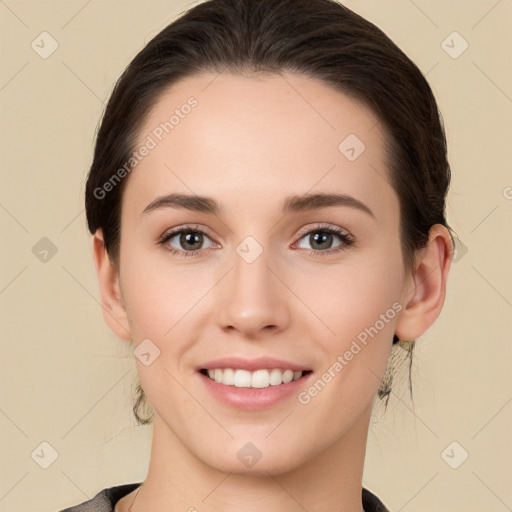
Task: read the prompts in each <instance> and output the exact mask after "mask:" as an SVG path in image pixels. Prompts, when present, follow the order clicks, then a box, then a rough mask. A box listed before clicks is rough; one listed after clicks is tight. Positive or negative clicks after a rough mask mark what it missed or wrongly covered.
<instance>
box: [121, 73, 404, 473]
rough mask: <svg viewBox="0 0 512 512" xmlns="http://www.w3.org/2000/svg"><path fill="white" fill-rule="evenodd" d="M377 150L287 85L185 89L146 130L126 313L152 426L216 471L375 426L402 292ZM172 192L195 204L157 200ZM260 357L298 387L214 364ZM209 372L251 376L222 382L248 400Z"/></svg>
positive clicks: (126, 254)
mask: <svg viewBox="0 0 512 512" xmlns="http://www.w3.org/2000/svg"><path fill="white" fill-rule="evenodd" d="M191 97H193V98H194V100H189V98H191ZM187 102H188V103H187ZM187 104H188V105H189V107H185V105H187ZM172 115H174V118H173V119H171V121H170V123H169V119H170V118H171V116H172ZM166 122H168V124H167V125H165V123H166ZM384 137H385V134H384V132H383V131H382V128H381V125H380V123H379V122H378V120H377V118H376V117H375V115H374V114H373V113H372V112H371V111H370V110H368V109H367V108H365V107H364V106H363V105H361V104H359V103H357V102H356V101H354V100H353V99H350V98H349V97H348V96H346V95H344V94H342V93H340V92H337V91H335V90H333V89H332V88H330V87H328V86H326V85H324V84H322V83H320V82H317V81H314V80H312V79H310V78H307V77H303V76H299V75H295V74H284V75H283V76H279V75H275V74H266V75H257V76H256V75H254V76H244V77H242V76H237V75H231V74H226V73H225V74H221V75H220V76H218V77H215V75H210V74H202V75H198V76H195V77H192V78H187V79H185V80H183V81H182V82H180V83H179V84H177V85H175V86H173V87H172V88H171V89H169V90H168V91H166V93H165V94H164V95H162V96H161V97H160V98H159V100H158V103H157V104H156V105H155V107H154V108H153V110H152V111H151V112H150V115H149V116H148V118H147V119H146V120H145V122H144V125H143V126H142V127H141V130H140V135H139V141H138V144H137V146H136V147H137V148H140V147H141V146H143V145H146V147H148V148H149V150H148V151H144V150H142V151H141V152H140V153H146V155H145V156H143V157H142V158H141V160H140V162H139V163H138V164H137V165H136V167H135V168H134V169H133V170H132V171H131V174H130V176H129V179H128V182H127V183H126V188H125V191H124V196H123V203H122V216H121V245H120V274H119V285H120V290H121V295H122V301H123V303H124V307H125V309H126V314H127V319H128V322H129V328H130V332H131V335H132V337H133V340H134V348H135V349H137V348H138V347H140V351H141V352H145V353H149V354H150V355H149V356H148V355H146V356H145V358H146V359H145V360H144V358H141V359H142V361H145V363H148V364H144V363H143V362H142V361H141V360H139V359H136V364H137V369H138V373H139V378H140V381H141V383H142V387H143V388H144V391H145V393H146V395H147V397H148V400H149V402H150V403H151V405H152V406H153V409H154V411H155V426H156V425H157V424H158V425H160V427H161V428H165V429H166V431H167V432H168V434H169V435H170V436H171V437H172V438H173V439H176V440H179V442H180V443H181V445H182V446H184V447H186V449H187V450H188V451H189V452H190V453H191V454H193V456H195V457H197V459H199V460H201V461H202V462H204V463H206V464H208V465H209V466H211V467H214V468H217V469H219V470H222V471H225V472H234V473H236V472H251V471H252V472H255V473H256V472H258V471H259V472H264V471H271V472H274V471H283V470H284V469H285V468H288V469H289V468H291V467H297V466H299V465H301V464H304V463H306V462H307V461H308V460H311V459H312V458H313V457H315V456H316V455H319V454H320V453H321V452H322V451H324V450H326V449H328V448H332V447H333V446H341V444H342V443H343V442H344V440H346V439H348V438H349V437H350V436H351V435H352V434H353V433H354V432H356V431H360V430H361V429H362V425H363V424H366V423H367V422H368V419H369V413H370V411H371V407H372V404H373V400H374V397H375V395H376V392H377V389H378V387H379V383H380V379H381V378H382V376H383V374H384V370H385V367H386V363H387V360H388V356H389V352H390V348H391V342H392V338H393V333H394V325H395V322H396V319H397V316H398V311H399V309H400V308H401V307H402V306H401V304H403V303H404V300H405V294H406V293H407V291H408V290H407V289H406V288H407V281H406V272H405V269H404V267H403V262H402V254H401V251H400V239H399V202H398V197H397V195H396V193H395V192H394V190H393V189H392V187H391V186H390V185H389V182H390V180H389V170H388V168H387V164H386V154H385V149H384V144H385V139H384ZM362 144H364V146H363V145H362ZM171 194H172V195H187V196H190V197H189V199H186V198H185V199H184V198H181V199H176V196H173V198H169V197H168V198H167V199H164V200H162V201H158V200H159V199H162V198H164V197H165V196H169V195H171ZM314 195H318V197H317V199H316V201H315V200H311V196H314ZM326 195H331V197H330V198H329V197H326ZM334 196H337V199H336V198H335V197H334ZM308 197H309V200H308ZM343 197H344V199H343ZM199 198H206V199H201V200H199ZM340 198H342V199H340ZM150 205H151V206H150ZM179 230H182V231H181V232H180V231H179ZM141 343H144V345H141ZM136 352H137V350H136ZM263 357H267V358H276V359H279V360H281V362H275V361H274V362H273V361H256V362H255V365H254V367H253V368H252V369H253V370H256V369H262V370H264V369H270V370H272V369H274V368H280V369H282V370H286V369H288V370H290V369H295V371H298V369H301V370H305V373H304V374H303V375H302V377H301V378H299V379H298V380H292V381H291V382H289V383H283V384H280V385H278V384H271V385H270V386H268V387H261V388H244V387H243V384H244V379H245V378H249V379H251V378H252V379H254V380H253V381H245V383H246V385H247V382H252V383H255V382H256V383H257V382H260V383H261V384H257V385H263V386H265V385H267V384H268V382H266V381H265V379H266V378H267V375H266V373H265V372H257V373H256V374H252V373H247V368H249V369H250V368H251V367H250V366H247V367H245V366H244V362H243V361H242V362H240V361H235V362H233V361H231V362H229V361H228V362H225V361H224V362H222V361H221V362H215V360H217V359H225V358H240V359H242V360H245V362H247V361H248V362H249V363H250V362H254V360H256V359H259V358H263ZM212 362H213V363H212ZM205 368H209V369H214V368H219V369H223V368H232V369H234V370H237V369H239V370H244V369H245V371H238V372H235V373H234V374H232V373H230V372H220V371H217V376H218V377H219V378H220V376H221V375H222V376H223V377H222V378H227V379H229V375H232V377H233V378H234V379H235V381H236V382H237V383H238V384H242V387H239V386H238V385H229V384H224V383H222V382H215V381H213V380H211V379H210V378H209V377H208V376H207V375H204V374H203V373H202V372H201V371H200V370H201V369H205ZM213 375H214V376H215V372H214V373H213ZM271 375H274V377H275V378H278V377H279V376H280V372H275V371H274V372H270V373H269V376H271ZM286 375H288V376H289V375H290V372H285V374H283V376H284V377H285V381H286V380H287V378H289V377H286ZM293 375H294V376H297V375H299V374H293ZM260 377H261V378H262V380H261V381H259V380H258V379H259V378H260ZM226 382H230V381H229V380H228V381H226ZM232 382H234V381H232ZM362 420H364V421H362ZM319 431H321V432H322V435H321V436H318V432H319ZM247 443H252V444H251V445H249V444H247ZM241 449H242V452H241V454H242V455H246V454H249V455H254V454H256V455H257V454H258V452H259V453H260V454H261V459H260V460H259V461H258V462H257V464H255V465H254V467H251V466H250V464H245V465H244V464H241V462H240V461H241V458H240V453H239V452H240V450H241ZM244 450H245V451H244ZM246 452H247V453H246ZM257 456H259V455H257Z"/></svg>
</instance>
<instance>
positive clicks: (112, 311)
mask: <svg viewBox="0 0 512 512" xmlns="http://www.w3.org/2000/svg"><path fill="white" fill-rule="evenodd" d="M92 249H93V258H94V265H95V267H96V274H97V276H98V284H99V288H100V294H101V305H102V309H103V318H104V319H105V322H106V323H107V325H108V326H109V327H110V329H111V330H112V331H113V332H114V334H116V336H118V337H119V338H121V339H123V340H126V341H130V340H131V339H132V336H131V333H130V326H129V323H128V317H127V315H126V309H125V306H124V303H123V298H122V295H121V290H120V287H119V273H118V271H117V269H116V267H115V266H114V265H113V264H112V262H111V261H110V258H109V255H108V252H107V250H106V247H105V242H104V240H103V232H102V230H101V229H97V230H96V232H95V233H94V235H93V238H92Z"/></svg>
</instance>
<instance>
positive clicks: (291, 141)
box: [123, 73, 393, 209]
mask: <svg viewBox="0 0 512 512" xmlns="http://www.w3.org/2000/svg"><path fill="white" fill-rule="evenodd" d="M144 145H145V146H148V147H150V146H151V149H150V150H149V151H145V153H146V155H145V156H144V157H142V158H141V159H140V161H139V162H138V163H137V165H136V166H135V168H134V169H133V171H132V172H131V174H130V179H129V183H128V184H127V188H126V191H125V195H126V196H127V197H125V198H124V199H123V203H124V202H128V201H130V203H133V202H135V203H137V204H138V205H139V206H140V205H142V204H143V203H144V205H145V204H147V203H148V202H149V201H151V200H152V199H154V197H155V195H156V194H163V193H168V192H170V191H177V190H178V191H183V192H188V193H191V192H193V193H196V194H200V195H212V193H213V192H219V193H222V194H223V195H224V196H226V197H227V196H228V195H229V194H232V195H233V196H234V197H235V196H239V195H240V193H243V194H244V195H245V197H246V199H251V197H250V196H251V194H254V196H255V197H257V196H258V195H259V196H260V197H261V195H262V194H263V195H264V196H265V197H266V198H267V200H269V199H270V198H269V193H272V194H281V193H282V195H286V196H287V195H289V194H291V193H297V194H299V193H304V192H306V191H309V190H311V189H312V188H315V187H316V188H322V189H323V190H325V189H333V188H336V189H337V190H338V191H342V192H351V193H353V194H359V196H360V198H363V197H366V198H369V197H370V196H372V195H373V196H374V199H373V201H377V202H379V201H381V202H382V201H383V200H384V198H385V196H386V194H388V195H389V194H392V193H393V191H392V189H390V187H389V184H388V181H389V180H388V179H387V174H388V171H387V166H386V160H387V158H386V153H385V136H384V133H383V131H382V129H381V124H380V123H379V120H378V118H377V117H376V115H375V114H374V113H373V112H372V111H371V110H369V109H368V108H367V107H365V106H364V105H363V104H362V103H360V102H358V101H356V100H354V99H353V98H351V97H349V96H347V95H346V94H343V93H341V92H339V91H337V90H335V89H333V88H332V87H330V86H328V85H325V84H323V83H322V82H320V81H317V80H314V79H311V78H308V77H305V76H302V75H297V74H293V73H283V74H270V73H259V74H253V75H244V76H242V75H238V74H231V73H221V74H219V75H216V74H211V73H203V74H200V75H196V76H192V77H188V78H186V79H183V80H181V81H180V82H178V83H176V84H174V85H173V86H172V87H170V88H168V89H167V90H165V91H164V92H163V93H162V94H161V95H160V96H159V98H158V101H157V102H156V103H155V105H154V106H153V108H152V109H151V111H150V112H149V113H148V116H147V117H146V119H145V121H144V123H143V125H142V126H141V128H140V130H139V134H138V141H137V144H136V147H135V148H134V150H137V149H139V148H141V147H142V146H144ZM382 194H384V195H382ZM388 199H389V197H388ZM139 209H140V208H139Z"/></svg>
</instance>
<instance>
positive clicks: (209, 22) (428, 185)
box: [85, 0, 453, 424]
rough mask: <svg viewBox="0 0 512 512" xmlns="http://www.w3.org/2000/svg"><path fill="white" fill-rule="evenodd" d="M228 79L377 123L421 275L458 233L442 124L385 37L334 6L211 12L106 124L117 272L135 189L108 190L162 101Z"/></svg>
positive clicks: (408, 250) (120, 96)
mask: <svg viewBox="0 0 512 512" xmlns="http://www.w3.org/2000/svg"><path fill="white" fill-rule="evenodd" d="M223 71H230V72H236V73H240V74H244V73H246V72H249V73H253V72H259V71H262V72H274V73H280V72H283V71H291V72H296V73H299V74H302V75H305V76H307V77H311V78H313V79H316V80H319V81H322V82H323V83H324V84H326V85H328V86H330V87H332V88H334V89H336V90H338V91H341V92H343V93H345V94H347V95H349V96H350V97H352V98H354V99H355V100H358V101H360V102H362V103H363V104H365V105H366V106H367V107H368V108H370V109H371V110H372V111H373V112H374V113H375V114H376V115H377V117H378V118H379V120H380V121H381V123H382V124H383V127H384V130H385V133H386V134H387V150H388V167H389V169H388V171H387V173H386V174H387V175H388V176H389V179H390V184H391V185H392V187H393V189H394V190H395V192H396V194H397V196H398V198H399V202H400V242H401V247H402V255H403V259H404V264H405V266H406V268H408V269H412V268H413V265H414V258H415V255H416V252H417V251H418V250H419V249H421V248H422V247H424V246H425V245H426V243H427V241H428V235H429V230H430V228H431V227H432V226H433V225H434V224H442V225H444V226H445V227H447V228H448V229H449V230H450V228H449V226H448V225H447V222H446V219H445V199H446V194H447V191H448V187H449V182H450V166H449V163H448V160H447V148H446V137H445V133H444V127H443V122H442V116H441V114H440V112H439V111H438V108H437V104H436V101H435V98H434V95H433V93H432V90H431V88H430V86H429V84H428V83H427V81H426V79H425V77H424V76H423V74H422V73H421V71H420V70H419V69H418V67H417V66H416V65H415V64H414V63H413V62H412V61H411V60H410V59H409V58H408V57H407V56H406V55H405V53H404V52H403V51H402V50H400V49H399V48H398V47H397V46H396V45H395V44H394V43H393V42H392V41H391V39H390V38H389V37H388V36H386V34H385V33H384V32H383V31H382V30H380V29H379V28H378V27H376V26H375V25H374V24H372V23H370V22H369V21H367V20H365V19H364V18H362V17H361V16H359V15H357V14H356V13H354V12H352V11H351V10H350V9H348V8H346V7H344V6H343V5H341V4H339V3H337V2H335V1H334V0H257V1H255V0H209V1H206V2H204V3H201V4H199V5H197V6H195V7H194V8H192V9H190V10H189V11H187V12H186V13H185V14H183V15H182V16H181V17H179V18H178V19H177V20H175V21H174V22H173V23H171V24H170V25H168V26H167V27H166V28H164V29H163V30H162V31H161V32H160V33H159V34H158V35H156V36H155V37H154V38H153V39H152V40H151V41H150V42H149V43H148V44H147V45H146V46H145V47H144V48H143V49H142V50H141V51H140V52H139V53H138V54H137V55H136V56H135V58H134V59H133V61H132V62H131V63H130V64H129V65H128V67H127V68H126V70H125V71H124V72H123V73H122V75H121V76H120V78H119V79H118V81H117V82H116V84H115V87H114V90H113V92H112V94H111V97H110V99H109V101H108V104H107V107H106V110H105V112H104V115H103V119H102V122H101V126H100V129H99V131H98V134H97V139H96V145H95V150H94V159H93V162H92V165H91V169H90V172H89V176H88V179H87V184H86V193H85V206H86V212H87V222H88V227H89V230H90V232H91V233H94V232H95V231H96V230H97V229H98V228H101V229H102V231H103V235H104V240H105V246H106V249H107V251H108V254H109V257H110V259H111V261H112V263H113V264H114V265H116V268H118V269H119V247H120V213H121V201H122V194H123V189H124V186H126V182H127V179H128V177H125V178H124V179H123V180H121V181H120V183H119V184H118V185H117V186H114V187H110V188H109V191H108V193H104V192H105V189H104V188H103V187H104V184H105V183H107V182H109V180H112V176H113V175H114V174H115V173H116V171H117V170H118V169H120V168H122V166H124V165H125V164H126V162H128V161H129V160H130V157H131V156H132V153H133V151H134V146H135V142H136V140H137V137H138V136H139V135H140V133H139V131H140V129H141V126H142V125H143V122H144V120H145V119H146V117H147V115H148V114H149V112H150V110H151V108H152V107H153V106H154V105H155V104H156V103H157V102H158V99H159V97H160V96H161V95H162V93H163V92H165V91H166V90H167V89H168V88H169V87H170V86H172V84H174V83H176V82H177V81H178V80H182V79H184V78H186V77H189V76H192V75H195V74H198V73H201V72H213V73H216V74H217V73H221V72H223ZM340 142H341V141H340ZM122 175H123V176H124V175H125V173H122ZM99 190H102V191H103V192H102V193H101V194H99V193H98V191H99ZM450 234H451V230H450ZM452 241H453V237H452ZM414 343H415V340H412V341H401V340H398V338H397V337H396V336H395V337H394V339H393V348H392V353H391V356H390V361H389V362H388V368H387V369H386V374H385V376H384V378H383V380H382V382H381V386H380V387H379V391H378V396H379V398H381V399H383V398H386V405H387V401H388V399H389V395H390V392H391V382H392V377H393V367H394V366H395V362H396V360H400V359H402V360H403V355H404V354H405V358H406V359H408V360H409V385H410V389H411V397H412V385H411V378H410V374H411V365H412V352H413V348H414ZM146 405H147V404H146V397H145V395H144V391H143V390H142V387H141V385H140V382H139V384H138V387H137V400H136V401H135V403H134V407H133V410H134V414H135V417H136V419H137V421H138V423H139V424H145V423H150V422H151V419H152V418H149V417H143V416H141V414H140V411H141V410H142V409H143V408H144V407H145V406H146Z"/></svg>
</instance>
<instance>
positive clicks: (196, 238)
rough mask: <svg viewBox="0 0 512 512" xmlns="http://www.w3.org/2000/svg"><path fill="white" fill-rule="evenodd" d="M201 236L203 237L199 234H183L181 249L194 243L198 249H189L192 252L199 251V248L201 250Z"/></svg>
mask: <svg viewBox="0 0 512 512" xmlns="http://www.w3.org/2000/svg"><path fill="white" fill-rule="evenodd" d="M202 236H203V235H202V234H201V233H196V232H193V231H188V232H187V233H183V234H182V235H181V240H180V243H181V244H182V246H183V247H185V245H186V244H191V245H194V243H195V244H196V245H198V247H192V248H191V249H192V250H195V249H199V248H201V245H202Z"/></svg>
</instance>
